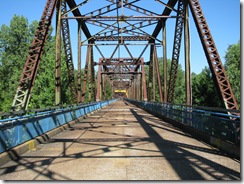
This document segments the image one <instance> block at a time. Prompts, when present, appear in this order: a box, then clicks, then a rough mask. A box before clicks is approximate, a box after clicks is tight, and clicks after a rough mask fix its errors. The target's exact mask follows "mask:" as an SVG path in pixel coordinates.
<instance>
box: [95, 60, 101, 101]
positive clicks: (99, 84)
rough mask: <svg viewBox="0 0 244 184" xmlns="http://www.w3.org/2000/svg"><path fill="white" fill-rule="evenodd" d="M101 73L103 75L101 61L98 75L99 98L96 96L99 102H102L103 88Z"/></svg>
mask: <svg viewBox="0 0 244 184" xmlns="http://www.w3.org/2000/svg"><path fill="white" fill-rule="evenodd" d="M101 73H102V65H101V61H99V65H98V73H97V96H96V101H97V102H98V101H100V100H101V86H102V81H101V77H102V74H101Z"/></svg>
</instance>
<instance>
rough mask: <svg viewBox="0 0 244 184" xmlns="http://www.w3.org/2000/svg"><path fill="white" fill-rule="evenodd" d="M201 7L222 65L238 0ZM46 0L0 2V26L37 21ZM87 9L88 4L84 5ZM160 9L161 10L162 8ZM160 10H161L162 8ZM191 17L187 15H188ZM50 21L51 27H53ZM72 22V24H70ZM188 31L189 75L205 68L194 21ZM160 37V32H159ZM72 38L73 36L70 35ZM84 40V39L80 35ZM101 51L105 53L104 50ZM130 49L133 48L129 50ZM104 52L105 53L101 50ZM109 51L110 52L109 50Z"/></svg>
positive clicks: (235, 30)
mask: <svg viewBox="0 0 244 184" xmlns="http://www.w3.org/2000/svg"><path fill="white" fill-rule="evenodd" d="M82 1H83V0H76V2H77V4H78V3H80V2H82ZM94 1H95V3H97V4H98V5H99V3H100V2H101V1H100V0H91V2H94ZM141 1H142V3H145V4H146V7H150V6H151V3H149V2H150V1H154V0H141ZM199 2H200V4H201V7H202V9H203V13H204V15H205V17H206V20H207V23H208V25H209V28H210V30H211V33H212V36H213V38H214V41H215V44H216V46H217V49H218V52H219V54H220V56H221V59H222V62H224V55H225V52H226V51H227V48H228V46H229V45H230V44H235V43H237V42H238V41H239V39H240V1H238V0H199ZM45 3H46V0H9V1H3V0H1V1H0V12H1V14H0V26H1V25H2V24H6V25H9V23H10V20H11V18H12V17H13V15H14V14H16V15H23V16H24V17H27V18H28V20H29V23H30V22H32V21H33V20H38V21H39V19H40V17H41V14H42V11H43V8H44V6H45ZM87 7H88V8H89V5H87ZM150 8H152V9H153V8H161V7H160V5H159V6H157V7H150ZM162 8H163V7H162ZM81 10H82V9H81ZM162 11H163V9H162ZM190 17H191V15H190ZM54 22H55V21H53V27H54V25H55V24H54ZM71 22H72V21H71ZM168 22H169V23H168V25H169V26H168V27H169V29H168V30H167V37H169V38H167V40H168V48H167V49H168V54H167V57H168V58H169V59H171V57H172V56H171V55H172V45H173V41H172V39H173V36H172V35H173V34H170V33H172V32H174V30H172V29H171V30H170V26H171V25H170V24H172V25H174V24H175V21H174V20H172V19H171V20H169V21H168ZM74 24H76V22H75V21H73V23H70V26H71V29H72V27H73V30H74V32H72V33H71V38H72V40H71V42H72V48H73V58H74V64H75V68H76V60H77V56H76V55H77V54H76V53H77V52H76V51H77V36H76V31H77V28H76V27H75V26H76V25H74ZM190 26H191V29H190V32H191V69H192V72H195V73H200V72H201V70H202V69H203V68H204V67H205V66H207V61H206V57H205V55H204V53H203V49H202V46H201V44H200V39H199V37H198V34H197V31H196V28H195V25H194V22H193V20H192V18H191V20H190ZM160 34H161V33H160ZM73 35H75V36H73ZM83 38H84V36H83ZM105 50H108V49H106V48H105ZM132 50H133V49H132ZM105 52H106V51H105ZM110 52H111V51H110ZM82 55H83V57H82V60H83V63H84V57H85V50H84V49H83V50H82ZM95 55H98V56H96V57H95V60H98V58H99V57H100V56H99V54H97V53H95ZM147 57H148V54H147V53H145V56H144V58H145V60H148V59H149V58H147ZM158 57H162V49H161V48H158ZM180 63H181V64H182V66H183V68H184V56H183V50H182V51H181V57H180Z"/></svg>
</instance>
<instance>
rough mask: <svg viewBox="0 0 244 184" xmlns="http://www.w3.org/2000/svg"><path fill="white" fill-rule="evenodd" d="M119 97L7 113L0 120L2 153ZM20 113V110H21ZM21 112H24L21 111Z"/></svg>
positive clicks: (0, 147) (0, 149) (0, 150)
mask: <svg viewBox="0 0 244 184" xmlns="http://www.w3.org/2000/svg"><path fill="white" fill-rule="evenodd" d="M116 100H117V99H113V100H109V101H101V102H93V103H89V104H79V105H77V106H68V107H64V108H57V107H55V108H49V110H46V111H45V110H43V109H41V110H35V113H32V114H31V113H30V112H31V111H28V114H24V115H19V114H18V113H16V114H18V115H17V116H13V117H9V114H10V115H13V113H5V116H6V115H7V118H5V119H1V120H0V153H2V152H4V151H7V150H9V149H10V148H13V147H15V146H18V145H20V144H22V143H24V142H26V141H29V140H31V139H33V138H35V137H37V136H39V135H42V134H44V133H46V132H48V131H51V130H53V129H55V128H57V127H59V126H62V125H64V124H66V123H68V122H71V121H73V120H75V119H77V118H79V117H81V116H84V115H86V114H88V113H91V112H93V111H95V110H97V109H100V108H102V107H104V106H106V105H108V104H110V103H113V102H115V101H116ZM19 113H20V112H19ZM20 114H23V112H21V113H20Z"/></svg>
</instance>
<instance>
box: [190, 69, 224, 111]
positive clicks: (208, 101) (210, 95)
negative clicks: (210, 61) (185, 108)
mask: <svg viewBox="0 0 244 184" xmlns="http://www.w3.org/2000/svg"><path fill="white" fill-rule="evenodd" d="M192 104H193V105H195V106H206V107H223V106H222V103H221V100H220V98H219V96H218V93H217V90H216V87H215V85H214V82H213V78H212V75H211V72H210V69H209V68H208V67H205V68H204V69H203V70H202V72H201V73H200V74H198V75H196V74H195V73H193V74H192Z"/></svg>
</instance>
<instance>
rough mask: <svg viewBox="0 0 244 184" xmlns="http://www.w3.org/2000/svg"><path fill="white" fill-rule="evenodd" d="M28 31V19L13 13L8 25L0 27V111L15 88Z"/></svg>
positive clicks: (3, 109)
mask: <svg viewBox="0 0 244 184" xmlns="http://www.w3.org/2000/svg"><path fill="white" fill-rule="evenodd" d="M29 43H30V32H29V25H28V20H27V19H26V18H24V17H23V16H16V15H14V16H13V18H12V20H11V22H10V26H7V25H2V26H1V28H0V48H1V49H0V77H1V81H0V90H1V94H0V100H1V104H0V111H8V110H9V109H10V107H11V104H12V101H13V96H14V94H15V91H16V89H17V85H18V82H19V77H20V74H21V72H22V68H23V66H24V63H25V58H26V57H27V54H28V47H29Z"/></svg>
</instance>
